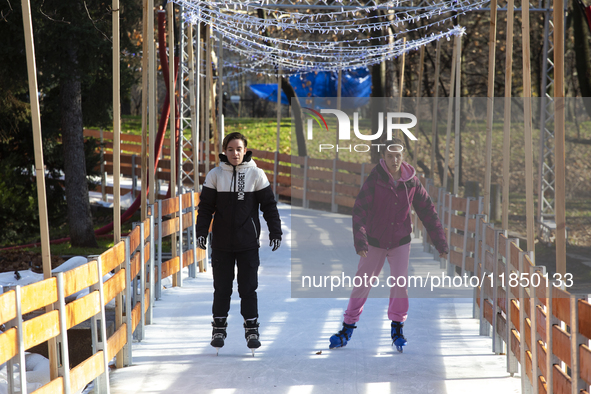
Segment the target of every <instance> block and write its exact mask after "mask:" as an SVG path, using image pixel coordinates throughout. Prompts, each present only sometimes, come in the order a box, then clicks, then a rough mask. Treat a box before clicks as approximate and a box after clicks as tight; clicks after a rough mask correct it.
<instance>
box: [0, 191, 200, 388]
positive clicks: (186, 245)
mask: <svg viewBox="0 0 591 394" xmlns="http://www.w3.org/2000/svg"><path fill="white" fill-rule="evenodd" d="M198 202H199V196H198V195H197V194H196V193H193V192H191V193H186V194H183V195H180V196H178V197H176V198H172V199H168V200H163V201H159V202H158V204H157V205H151V206H150V209H149V215H148V217H147V218H146V220H144V221H143V222H141V223H136V224H134V228H133V230H132V231H131V232H130V233H129V234H128V236H127V237H124V238H123V240H122V241H121V242H119V243H117V244H116V245H115V246H113V247H112V248H110V249H109V250H107V251H106V252H104V253H103V254H101V255H100V256H99V257H98V258H97V259H96V260H93V261H89V262H88V263H86V264H84V265H81V266H78V267H76V268H74V269H71V270H69V271H66V272H59V273H55V274H54V276H53V277H51V278H49V279H46V280H43V281H41V282H37V283H34V284H31V285H28V286H24V287H20V286H16V287H15V288H14V289H10V290H8V291H6V292H5V293H3V294H1V295H0V325H2V324H4V325H5V327H6V329H5V331H4V332H3V333H1V334H0V364H3V363H5V362H8V368H7V371H12V370H13V365H14V364H15V363H18V364H19V369H20V379H19V380H20V382H15V381H14V379H13V375H12V374H11V373H8V376H9V382H8V385H9V392H10V393H12V392H15V390H16V387H26V363H25V351H27V350H28V349H30V348H32V347H34V346H36V345H39V344H42V343H44V342H47V341H50V340H53V339H54V338H55V340H56V342H57V355H58V359H57V360H50V363H51V364H52V366H57V376H56V377H54V379H53V380H51V381H50V382H49V383H47V384H46V385H44V386H43V387H41V388H39V389H37V390H35V391H34V392H35V393H74V392H76V391H79V390H82V389H84V387H85V386H86V385H87V384H88V383H90V382H91V381H93V380H94V381H95V392H97V393H106V392H108V385H109V379H108V373H109V368H108V367H106V366H108V363H109V361H110V360H112V359H113V358H114V357H116V356H117V357H121V359H122V364H123V365H124V366H129V365H131V363H132V346H131V343H132V340H133V338H134V336H135V339H136V340H138V341H141V340H142V339H143V337H144V327H145V325H146V324H151V323H152V307H153V304H154V299H155V294H156V293H158V294H159V290H160V285H159V283H160V280H161V279H162V278H166V277H168V276H170V275H173V274H177V275H178V277H179V278H180V275H179V274H180V270H181V267H187V266H188V267H189V274H190V276H192V277H194V276H195V273H196V270H197V264H199V265H200V267H201V269H204V267H205V265H204V264H203V260H204V259H205V256H206V253H205V251H203V250H201V249H197V248H196V247H195V233H194V223H195V219H196V215H197V211H196V209H195V207H196V204H198ZM183 233H186V236H183ZM167 236H169V237H175V238H176V239H178V240H179V243H178V245H179V247H180V250H178V251H175V248H173V253H172V257H171V259H169V260H168V261H166V262H162V261H161V259H159V258H157V256H156V254H155V249H157V250H158V253H159V256H158V257H161V256H162V253H161V251H162V242H163V238H164V237H167ZM175 245H176V243H175ZM108 273H113V275H112V276H111V277H108V276H105V275H106V274H108ZM103 277H104V278H105V279H106V280H104V279H102V278H103ZM107 278H108V279H107ZM103 280H104V282H103ZM156 280H157V281H158V282H156ZM177 285H179V286H180V285H182V282H181V281H178V280H177ZM84 289H89V294H88V295H86V296H84V297H82V298H78V299H76V300H74V301H71V302H66V298H67V297H69V296H71V295H73V294H76V293H78V292H80V291H81V290H84ZM138 289H139V294H137V293H138ZM155 289H156V290H157V291H155ZM116 298H117V299H118V302H119V303H121V302H123V299H124V302H123V305H124V310H123V311H122V314H121V315H120V316H119V317H116V319H115V320H116V321H115V329H114V333H113V334H112V335H110V336H107V332H108V331H107V324H106V323H107V321H106V320H107V318H106V314H105V306H106V305H107V304H108V303H109V302H110V301H111V300H113V299H116ZM120 305H121V304H120ZM44 308H45V310H43V309H44ZM89 319H90V321H91V336H92V355H91V356H90V357H89V358H87V359H86V360H84V361H82V362H81V363H79V364H78V365H76V366H73V367H72V368H70V362H69V359H70V357H69V348H68V336H67V330H69V329H70V328H72V327H74V326H76V325H78V324H80V323H82V322H84V321H86V320H89ZM54 369H55V367H54ZM20 392H22V393H25V392H26V389H25V390H24V391H20Z"/></svg>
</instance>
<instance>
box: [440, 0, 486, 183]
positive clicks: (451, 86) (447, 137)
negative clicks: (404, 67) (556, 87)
mask: <svg viewBox="0 0 591 394" xmlns="http://www.w3.org/2000/svg"><path fill="white" fill-rule="evenodd" d="M493 1H494V0H493ZM457 56H458V36H456V37H455V38H454V49H453V54H452V56H451V58H452V62H451V78H450V79H451V81H450V83H449V101H448V105H447V132H446V133H445V165H444V167H443V185H441V186H442V187H443V188H444V189H445V190H447V173H448V172H449V148H450V145H451V141H450V139H451V116H452V111H453V104H454V102H453V97H454V96H453V95H454V85H455V80H456V63H457V62H456V61H455V59H456V57H457Z"/></svg>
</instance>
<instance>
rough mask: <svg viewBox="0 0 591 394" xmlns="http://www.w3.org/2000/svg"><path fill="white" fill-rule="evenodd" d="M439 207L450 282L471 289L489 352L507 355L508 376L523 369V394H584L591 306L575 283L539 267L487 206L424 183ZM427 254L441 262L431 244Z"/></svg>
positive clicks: (590, 375) (589, 366) (590, 366)
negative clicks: (489, 215)
mask: <svg viewBox="0 0 591 394" xmlns="http://www.w3.org/2000/svg"><path fill="white" fill-rule="evenodd" d="M423 182H424V184H425V186H426V187H427V188H428V191H429V194H430V195H431V197H432V198H433V200H434V202H435V203H436V204H437V206H438V211H439V213H440V217H441V219H442V223H443V225H444V227H445V231H446V235H447V240H448V243H449V248H450V254H449V256H448V260H447V261H444V262H442V264H443V265H446V266H447V272H448V274H449V275H450V276H452V277H453V276H455V275H456V273H457V274H459V275H461V276H464V274H466V275H467V276H466V277H467V278H468V280H469V282H470V283H468V284H469V285H470V286H472V287H473V288H474V317H475V318H477V319H479V321H480V334H481V335H486V336H491V351H492V352H494V353H495V354H505V357H506V359H507V372H509V373H510V374H511V375H513V374H515V373H517V372H518V369H519V367H521V381H522V384H521V387H522V393H554V394H575V393H576V394H581V393H588V392H589V385H590V384H591V350H590V348H589V344H590V339H591V304H590V303H589V302H588V295H587V294H585V295H575V294H570V293H569V292H567V291H566V290H565V288H567V287H568V286H569V285H572V282H571V280H572V276H569V274H567V275H566V276H565V277H561V276H560V275H558V274H553V275H549V274H548V273H547V272H546V269H545V267H543V266H535V265H534V264H533V263H532V261H531V258H530V252H527V251H523V250H522V249H520V248H519V240H518V239H511V238H508V237H507V232H506V231H505V230H501V229H496V228H495V227H494V225H493V224H491V223H487V222H486V217H485V215H483V214H481V212H482V201H481V200H475V199H471V198H459V197H457V196H454V195H452V194H450V193H447V192H446V191H445V190H444V189H443V188H435V187H433V186H432V181H431V180H429V179H424V178H423ZM415 228H416V229H417V230H418V231H420V232H422V233H423V240H424V247H425V250H426V251H431V252H433V253H434V257H436V258H437V259H438V258H439V257H438V256H439V254H438V252H437V251H436V250H434V246H433V245H432V244H431V243H430V242H429V241H428V236H427V235H426V234H425V230H424V228H422V226H421V225H420V224H419V226H418V228H417V227H415Z"/></svg>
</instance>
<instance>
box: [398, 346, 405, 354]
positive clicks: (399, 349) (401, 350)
mask: <svg viewBox="0 0 591 394" xmlns="http://www.w3.org/2000/svg"><path fill="white" fill-rule="evenodd" d="M396 350H398V353H402V352H403V350H404V349H403V348H402V346H396Z"/></svg>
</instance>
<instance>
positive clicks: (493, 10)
mask: <svg viewBox="0 0 591 394" xmlns="http://www.w3.org/2000/svg"><path fill="white" fill-rule="evenodd" d="M489 7H490V36H489V37H490V38H489V40H488V92H487V95H486V97H487V100H486V102H487V109H486V153H485V160H484V166H485V171H484V194H483V197H484V214H485V215H486V216H487V217H488V216H489V215H490V178H491V171H492V169H491V162H492V127H493V115H494V114H493V106H494V97H495V50H496V41H497V0H491V2H490V6H489Z"/></svg>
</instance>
